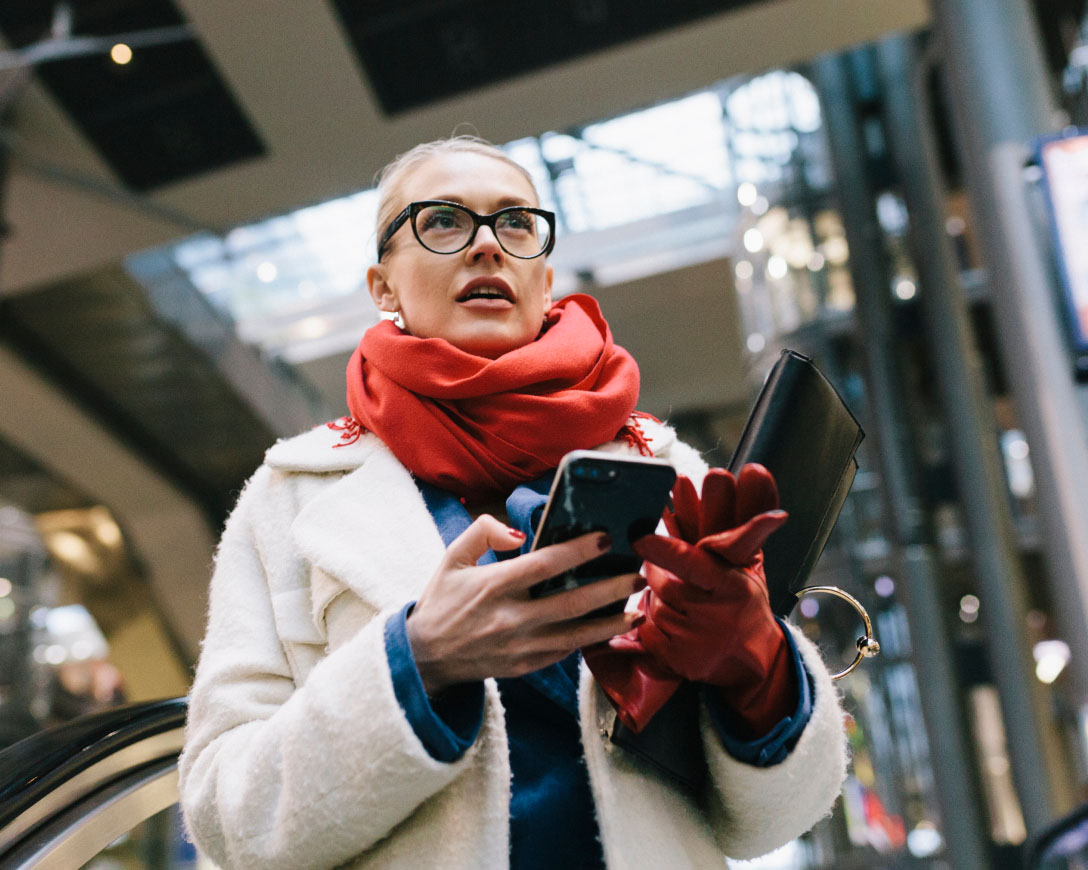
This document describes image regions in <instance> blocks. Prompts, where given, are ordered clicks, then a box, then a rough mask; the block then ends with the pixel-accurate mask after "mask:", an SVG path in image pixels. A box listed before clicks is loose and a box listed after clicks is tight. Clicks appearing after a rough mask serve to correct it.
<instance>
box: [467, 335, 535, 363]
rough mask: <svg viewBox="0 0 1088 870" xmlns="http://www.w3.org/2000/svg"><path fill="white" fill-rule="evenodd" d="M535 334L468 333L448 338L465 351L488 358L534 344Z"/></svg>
mask: <svg viewBox="0 0 1088 870" xmlns="http://www.w3.org/2000/svg"><path fill="white" fill-rule="evenodd" d="M534 338H536V336H535V335H532V336H529V337H528V338H525V337H524V336H511V335H493V334H492V335H466V336H455V337H450V338H449V339H448V341H449V343H450V344H452V345H453V346H454V347H456V348H457V349H458V350H463V351H464V352H465V353H471V354H475V355H476V356H482V357H485V358H486V359H498V358H499V357H500V356H502V355H503V354H504V353H509V352H510V351H512V350H517V349H518V348H519V347H524V346H525V345H527V344H532V342H533V339H534Z"/></svg>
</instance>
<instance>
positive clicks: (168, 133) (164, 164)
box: [0, 0, 265, 191]
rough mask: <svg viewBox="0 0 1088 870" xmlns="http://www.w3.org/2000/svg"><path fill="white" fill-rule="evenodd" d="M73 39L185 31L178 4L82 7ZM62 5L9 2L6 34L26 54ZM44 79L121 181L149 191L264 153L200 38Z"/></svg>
mask: <svg viewBox="0 0 1088 870" xmlns="http://www.w3.org/2000/svg"><path fill="white" fill-rule="evenodd" d="M70 5H71V8H72V12H73V16H72V32H73V33H74V34H77V35H79V36H114V35H120V34H126V33H134V32H136V31H144V30H150V29H155V28H164V27H171V26H176V25H180V24H183V23H184V21H183V19H182V16H181V14H180V13H179V12H178V10H177V8H176V7H175V6H174V4H173V3H172V2H171V0H78V2H74V3H72V4H70ZM53 10H54V4H52V3H47V2H43V0H4V2H3V3H0V33H2V34H3V36H4V37H5V38H6V39H7V41H8V42H10V43H11V44H12V45H13V46H16V47H19V48H22V47H25V46H27V45H30V44H32V43H36V42H38V41H39V40H42V39H44V38H46V37H47V36H48V35H49V33H50V26H51V22H52V19H53ZM37 75H38V77H39V79H40V81H41V82H42V84H44V85H45V87H46V88H47V89H48V90H49V92H50V93H51V94H52V95H53V97H54V98H55V99H56V100H57V102H58V103H60V105H61V106H62V107H63V108H64V110H65V111H66V112H67V113H68V115H69V117H70V118H71V119H72V121H73V122H74V123H75V124H76V126H77V127H78V128H79V129H80V130H81V131H82V132H83V134H84V135H85V136H86V137H87V138H88V139H89V140H90V141H91V142H92V143H93V144H94V146H95V148H96V149H97V150H98V152H99V153H100V154H101V155H102V157H103V159H104V160H105V161H106V162H107V163H108V164H109V166H110V168H112V169H113V171H114V172H115V173H117V176H118V177H119V178H120V179H121V180H122V181H123V182H124V183H125V184H126V185H127V186H128V187H129V188H131V189H133V190H137V191H146V190H151V189H153V188H156V187H159V186H161V185H164V184H168V183H170V182H174V181H180V180H182V179H185V178H189V177H191V176H193V175H200V174H203V173H206V172H208V171H210V170H212V169H217V168H220V167H223V166H227V165H230V164H234V163H237V162H239V161H242V160H245V159H248V158H253V157H258V156H260V155H262V154H264V153H265V148H264V146H263V144H262V143H261V141H260V139H259V138H258V136H257V133H256V132H255V131H254V129H253V127H252V125H251V124H250V123H249V121H248V120H247V118H246V116H245V114H244V113H243V111H242V109H241V107H240V105H239V103H238V101H237V100H236V99H235V98H234V96H233V95H232V94H231V93H230V91H229V90H228V89H227V86H226V85H225V84H224V82H223V80H222V79H221V78H220V76H219V74H218V72H217V71H216V69H215V67H214V66H213V65H212V63H211V61H210V60H209V58H208V55H207V54H206V53H205V51H204V49H203V47H202V46H201V44H200V42H199V41H198V40H196V39H195V38H194V39H190V40H186V41H183V42H175V43H172V44H166V45H157V46H153V47H148V48H146V49H143V50H141V51H139V52H137V53H136V54H135V56H134V57H133V59H132V62H131V63H129V64H127V65H124V66H122V65H119V64H116V63H114V62H113V61H112V60H110V58H109V56H108V55H102V54H95V55H91V56H89V57H75V58H71V59H68V60H63V61H57V62H52V63H46V64H42V65H40V66H39V67H38V68H37Z"/></svg>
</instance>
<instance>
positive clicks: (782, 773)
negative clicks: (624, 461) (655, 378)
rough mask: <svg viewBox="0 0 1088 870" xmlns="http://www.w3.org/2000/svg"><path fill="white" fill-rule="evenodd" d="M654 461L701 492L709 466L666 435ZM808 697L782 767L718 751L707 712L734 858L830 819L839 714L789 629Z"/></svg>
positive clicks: (721, 829)
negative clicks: (808, 709) (806, 714)
mask: <svg viewBox="0 0 1088 870" xmlns="http://www.w3.org/2000/svg"><path fill="white" fill-rule="evenodd" d="M655 435H656V438H657V439H659V440H660V441H661V442H663V443H665V444H667V445H668V446H667V448H666V449H665V450H663V451H661V452H660V453H659V454H658V455H660V456H662V458H665V459H668V460H669V461H671V462H672V463H673V465H674V466H676V469H677V471H679V472H680V473H681V474H686V475H688V476H689V477H691V478H692V479H693V480H694V481H695V482H696V485H697V486H698V485H699V484H700V482H701V480H702V477H703V475H704V474H705V473H706V463H705V462H704V461H703V459H702V457H701V456H699V454H698V453H697V452H696V451H695V450H694V449H693V448H692V447H691V446H689V445H688V444H685V443H684V442H682V441H679V440H676V439H675V438H674V437H673V438H670V437H668V436H667V435H666V436H662V435H657V434H656V433H655ZM790 630H791V631H792V633H793V637H794V640H795V642H796V644H797V647H798V649H799V650H800V652H801V658H802V661H803V662H804V666H805V670H806V671H807V672H808V675H809V678H810V685H811V688H812V691H813V700H812V716H811V717H810V719H809V721H808V724H807V725H806V726H805V729H804V731H802V732H801V736H800V738H799V739H798V741H797V744H796V745H795V746H794V748H793V750H792V751H791V752H790V754H789V755H788V756H787V757H786V759H785V760H784V761H782V762H781V763H779V764H775V765H772V766H770V767H755V766H753V765H750V764H746V763H744V762H742V761H740V760H738V759H736V758H734V757H733V756H731V755H730V754H729V753H728V752H727V751H726V750H725V748H724V747H723V745H722V741H721V739H720V737H719V735H718V732H717V731H716V730H715V728H714V726H713V723H712V722H711V721H710V717H709V715H708V714H707V712H706V710H705V709H704V710H703V714H702V722H701V723H700V727H701V731H702V736H703V744H704V747H705V750H706V756H707V765H708V773H709V777H710V787H709V789H708V792H707V795H706V798H705V806H706V813H707V817H708V821H709V822H710V826H711V829H712V830H713V831H714V836H715V838H716V839H717V841H718V844H719V846H720V847H721V848H722V850H723V851H725V853H726V854H728V855H729V856H730V857H732V858H739V859H744V858H754V857H757V856H759V855H763V854H766V853H767V852H770V851H772V850H773V849H776V848H778V847H779V846H781V845H783V844H784V843H787V842H789V841H790V840H791V839H793V838H794V837H797V836H799V835H800V834H803V833H804V832H805V831H807V830H808V829H809V828H811V827H812V826H813V825H814V824H816V822H818V821H819V820H820V819H821V818H823V817H824V816H826V815H827V814H828V813H830V812H831V809H832V807H833V806H834V803H835V800H836V799H837V798H838V796H839V793H840V791H841V789H842V783H843V781H844V779H845V777H846V764H847V751H846V732H845V727H844V725H843V715H844V714H843V711H842V708H841V705H840V701H839V695H838V693H837V692H836V690H835V686H834V683H832V681H831V676H830V674H829V672H828V670H827V666H826V665H825V664H824V662H823V659H822V658H821V656H820V653H819V651H818V650H817V649H816V647H815V646H814V645H813V644H812V643H811V642H810V641H809V640H808V638H806V637H805V636H804V635H803V634H802V633H801V632H800V631H799V630H797V629H796V628H794V627H792V626H791V627H790Z"/></svg>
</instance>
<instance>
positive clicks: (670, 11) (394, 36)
mask: <svg viewBox="0 0 1088 870" xmlns="http://www.w3.org/2000/svg"><path fill="white" fill-rule="evenodd" d="M753 2H756V0H671V2H668V3H661V2H659V0H624V2H619V0H565V2H557V3H516V4H514V3H509V2H506V0H447V2H434V0H414V2H404V0H401V2H396V0H385V2H373V0H369V2H366V0H333V5H334V7H335V8H336V10H337V12H338V13H339V15H340V19H341V21H342V22H343V24H344V27H345V29H346V30H347V32H348V34H349V35H350V37H351V42H352V44H353V45H354V47H355V51H356V53H357V55H358V57H359V60H360V62H361V63H362V65H363V67H364V68H365V69H366V72H367V76H368V77H369V79H370V83H371V85H372V86H373V87H374V91H375V93H376V95H377V97H378V101H379V102H380V103H381V106H382V108H383V109H384V110H385V111H386V112H387V113H388V114H396V113H398V112H403V111H405V110H406V109H411V108H415V107H418V106H421V105H424V104H426V103H430V102H434V101H435V100H438V99H441V98H443V97H450V96H453V95H455V94H461V93H464V92H466V91H470V90H473V89H475V88H479V87H482V86H484V85H491V84H495V83H496V82H500V81H504V80H506V79H510V78H514V77H516V76H522V75H525V74H526V73H528V72H532V71H533V70H536V69H541V68H543V67H546V66H551V65H553V64H557V63H560V62H562V61H565V60H570V59H571V58H575V57H580V56H581V55H584V54H588V53H590V52H593V51H598V50H600V49H602V48H610V47H612V46H614V45H620V44H622V43H624V42H629V41H630V40H633V39H637V38H639V37H644V36H649V35H651V34H654V33H658V32H660V31H662V30H666V29H668V28H670V27H676V26H678V25H680V24H686V23H688V22H691V21H695V20H697V19H699V18H703V17H705V16H708V15H713V14H716V13H721V12H727V11H729V10H731V9H736V8H738V7H741V6H746V5H749V4H750V3H753Z"/></svg>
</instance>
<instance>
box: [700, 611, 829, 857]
mask: <svg viewBox="0 0 1088 870" xmlns="http://www.w3.org/2000/svg"><path fill="white" fill-rule="evenodd" d="M790 631H792V632H793V636H794V640H795V642H796V643H797V646H798V648H799V649H800V651H801V658H802V660H803V661H804V665H805V670H807V671H808V673H809V677H810V680H811V683H812V689H813V704H812V716H811V718H810V719H809V720H808V724H806V725H805V730H804V731H802V732H801V736H800V738H799V740H798V741H797V745H796V746H794V748H793V750H792V751H791V752H790V754H789V755H788V756H786V758H785V760H784V761H782V762H781V763H779V764H775V765H772V766H770V767H755V766H753V765H750V764H745V763H744V762H742V761H739V760H737V759H736V758H733V757H732V756H731V755H730V754H729V753H728V752H726V751H725V749H724V747H723V746H722V742H721V739H720V738H719V736H718V732H717V731H716V730H715V728H714V726H713V724H712V723H711V721H710V717H709V716H708V715H707V713H706V711H705V709H704V711H703V715H702V721H701V723H700V728H701V731H702V736H703V745H704V747H705V748H706V756H707V766H708V771H709V774H710V782H711V787H710V788H709V789H708V792H707V795H706V798H705V801H706V812H707V815H708V820H709V822H710V826H711V829H712V830H713V831H714V836H715V838H716V839H717V841H718V845H719V846H720V847H721V849H722V850H723V851H725V852H726V854H728V855H729V856H730V857H732V858H740V859H746V858H755V857H758V856H759V855H764V854H766V853H767V852H770V851H772V850H774V849H777V848H778V847H779V846H782V845H783V844H785V843H787V842H789V841H790V840H792V839H793V838H794V837H798V836H800V835H801V834H803V833H804V832H805V831H807V830H809V828H811V827H812V826H813V825H814V824H816V822H818V821H819V820H820V819H822V818H823V817H824V816H826V815H828V814H829V813H830V812H831V809H832V807H833V806H834V804H835V800H836V799H837V798H838V796H839V793H840V791H841V790H842V784H843V780H844V779H845V778H846V762H847V753H846V731H845V728H844V727H843V711H842V709H841V707H840V705H839V696H838V693H837V692H836V691H835V687H834V683H832V682H831V677H830V675H829V673H828V671H827V668H826V666H825V665H824V663H823V660H822V659H821V658H820V654H819V652H818V651H817V650H816V647H815V646H813V644H812V643H811V642H810V641H809V640H808V638H806V637H805V636H804V635H803V634H802V633H801V632H800V631H799V630H797V629H796V628H793V627H792V626H791V627H790Z"/></svg>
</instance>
